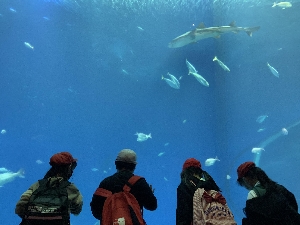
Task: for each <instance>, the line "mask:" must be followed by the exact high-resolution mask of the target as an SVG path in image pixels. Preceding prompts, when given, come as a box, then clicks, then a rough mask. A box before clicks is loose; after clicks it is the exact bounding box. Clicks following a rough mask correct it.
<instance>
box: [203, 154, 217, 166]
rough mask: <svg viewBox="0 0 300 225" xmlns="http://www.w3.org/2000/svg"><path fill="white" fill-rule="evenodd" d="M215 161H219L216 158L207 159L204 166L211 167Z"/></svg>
mask: <svg viewBox="0 0 300 225" xmlns="http://www.w3.org/2000/svg"><path fill="white" fill-rule="evenodd" d="M216 161H220V159H218V157H217V156H216V158H208V159H207V160H205V166H212V165H214V164H215V162H216Z"/></svg>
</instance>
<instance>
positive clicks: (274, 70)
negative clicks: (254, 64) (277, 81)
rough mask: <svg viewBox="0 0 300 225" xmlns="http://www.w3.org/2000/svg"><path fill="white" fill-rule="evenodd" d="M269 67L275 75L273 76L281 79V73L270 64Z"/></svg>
mask: <svg viewBox="0 0 300 225" xmlns="http://www.w3.org/2000/svg"><path fill="white" fill-rule="evenodd" d="M267 66H268V67H269V69H270V70H271V72H272V73H273V75H274V76H275V77H278V78H279V73H278V71H277V70H276V69H275V68H274V67H273V66H271V65H270V64H269V63H267Z"/></svg>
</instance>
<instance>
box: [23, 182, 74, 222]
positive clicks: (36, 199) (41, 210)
mask: <svg viewBox="0 0 300 225" xmlns="http://www.w3.org/2000/svg"><path fill="white" fill-rule="evenodd" d="M69 185H70V182H69V181H65V180H63V181H61V182H59V183H58V185H57V186H54V187H53V186H51V185H50V180H48V179H42V180H39V187H38V189H37V190H35V191H34V192H33V193H32V195H31V197H30V199H29V201H28V203H27V206H26V209H25V216H24V218H23V220H22V223H21V224H22V225H27V224H30V225H35V224H36V225H44V224H51V225H52V224H53V225H56V224H57V225H68V224H70V215H69V200H68V192H67V186H69Z"/></svg>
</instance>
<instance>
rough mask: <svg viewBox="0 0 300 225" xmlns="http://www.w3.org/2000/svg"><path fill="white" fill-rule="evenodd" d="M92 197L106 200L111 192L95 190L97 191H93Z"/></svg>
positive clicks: (101, 189) (100, 189)
mask: <svg viewBox="0 0 300 225" xmlns="http://www.w3.org/2000/svg"><path fill="white" fill-rule="evenodd" d="M94 195H97V196H102V197H105V198H108V197H109V196H111V195H112V192H111V191H109V190H106V189H104V188H97V190H96V191H95V193H94Z"/></svg>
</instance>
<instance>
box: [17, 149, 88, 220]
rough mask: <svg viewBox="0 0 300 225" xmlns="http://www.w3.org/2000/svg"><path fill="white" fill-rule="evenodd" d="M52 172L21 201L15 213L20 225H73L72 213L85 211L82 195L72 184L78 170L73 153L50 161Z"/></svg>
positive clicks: (32, 186)
mask: <svg viewBox="0 0 300 225" xmlns="http://www.w3.org/2000/svg"><path fill="white" fill-rule="evenodd" d="M49 164H50V165H51V168H50V169H49V170H48V172H47V173H46V175H45V176H44V178H43V179H41V180H39V181H38V182H36V183H34V184H33V185H31V187H30V188H29V189H28V190H27V191H25V192H24V193H23V194H22V196H21V198H20V200H19V201H18V203H17V205H16V209H15V213H16V214H17V215H19V216H20V217H21V218H22V222H21V223H20V225H43V224H57V225H58V224H59V225H69V224H70V213H72V214H74V215H78V214H79V213H80V212H81V210H82V204H83V201H82V195H81V194H80V192H79V190H78V189H77V187H76V186H75V185H74V184H73V183H70V182H69V181H68V180H69V179H70V177H71V176H72V174H73V170H74V169H75V167H76V166H77V159H74V158H73V156H72V155H71V154H70V153H69V152H60V153H57V154H54V155H53V156H52V157H51V158H50V162H49Z"/></svg>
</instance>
